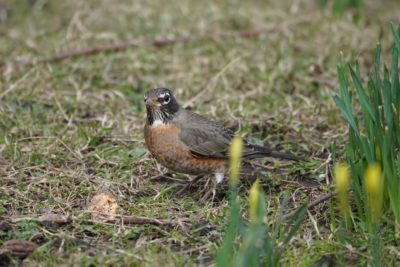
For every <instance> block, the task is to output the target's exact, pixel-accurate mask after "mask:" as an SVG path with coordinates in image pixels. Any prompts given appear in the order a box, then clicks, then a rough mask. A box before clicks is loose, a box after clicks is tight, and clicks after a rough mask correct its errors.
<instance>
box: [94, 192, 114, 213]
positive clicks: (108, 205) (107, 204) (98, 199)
mask: <svg viewBox="0 0 400 267" xmlns="http://www.w3.org/2000/svg"><path fill="white" fill-rule="evenodd" d="M117 209H118V202H117V200H116V199H115V198H114V196H113V195H111V194H110V193H109V192H101V193H98V194H96V195H95V196H94V197H93V198H92V200H91V201H90V205H89V211H90V212H91V214H92V219H93V220H114V219H115V215H116V213H117Z"/></svg>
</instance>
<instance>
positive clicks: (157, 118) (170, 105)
mask: <svg viewBox="0 0 400 267" xmlns="http://www.w3.org/2000/svg"><path fill="white" fill-rule="evenodd" d="M144 103H145V104H146V110H147V122H148V123H149V124H150V125H152V124H153V123H154V122H157V123H159V122H161V123H163V124H167V123H168V122H169V120H171V119H172V117H173V115H174V114H175V113H176V112H177V111H178V110H179V105H178V103H177V102H176V99H175V97H174V95H173V93H172V91H171V90H170V89H167V88H155V89H151V90H149V91H147V92H146V93H145V95H144Z"/></svg>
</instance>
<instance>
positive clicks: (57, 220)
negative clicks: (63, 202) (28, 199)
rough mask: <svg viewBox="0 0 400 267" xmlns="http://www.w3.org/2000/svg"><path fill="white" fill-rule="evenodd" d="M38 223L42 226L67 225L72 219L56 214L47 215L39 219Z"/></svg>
mask: <svg viewBox="0 0 400 267" xmlns="http://www.w3.org/2000/svg"><path fill="white" fill-rule="evenodd" d="M37 221H38V223H40V224H42V225H49V224H57V225H62V224H67V223H69V222H70V221H71V218H70V217H69V216H66V215H62V214H56V213H46V214H43V215H41V216H39V217H38V219H37Z"/></svg>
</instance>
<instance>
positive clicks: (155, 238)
mask: <svg viewBox="0 0 400 267" xmlns="http://www.w3.org/2000/svg"><path fill="white" fill-rule="evenodd" d="M292 2H293V1H278V2H272V1H271V2H270V3H264V2H260V1H248V2H245V3H239V2H237V3H234V2H229V1H219V2H218V3H214V4H209V6H205V5H204V4H203V3H197V2H192V1H184V2H179V3H178V2H176V3H175V2H168V3H167V2H163V1H156V0H151V1H146V2H142V1H137V2H134V3H132V2H131V1H125V0H123V1H118V2H111V1H92V0H90V1H75V0H74V1H67V2H65V3H61V2H56V1H46V0H37V1H22V0H21V1H16V3H14V4H10V3H8V2H5V3H0V7H1V8H0V21H1V23H0V35H1V36H2V38H1V42H0V61H1V62H4V63H7V64H13V63H15V62H17V61H23V60H27V59H36V58H46V57H48V56H51V55H54V54H56V53H58V52H60V51H65V50H70V49H82V48H86V47H93V46H95V45H106V44H110V43H113V42H117V41H123V40H128V39H138V40H142V39H146V38H162V37H169V36H181V35H187V34H190V35H193V36H197V35H202V34H218V33H223V32H234V31H238V30H247V29H251V28H259V27H264V26H272V27H276V30H275V31H273V32H270V33H268V34H263V35H261V36H259V37H254V38H233V39H229V40H222V39H218V38H215V39H210V40H202V41H195V42H190V43H187V44H176V45H172V46H167V47H164V48H156V47H143V46H140V47H133V48H131V49H127V50H125V51H122V52H118V53H102V54H98V55H95V56H90V57H89V56H85V57H80V58H75V59H69V60H64V61H62V62H54V63H47V64H41V65H37V66H34V67H31V68H26V69H23V70H21V71H17V72H8V73H2V74H1V76H0V95H2V96H1V99H0V153H1V154H0V176H1V177H2V178H1V180H0V220H1V221H2V222H7V223H8V224H9V225H10V226H11V230H7V231H0V245H1V244H2V243H3V242H5V241H6V240H9V239H12V238H20V239H27V240H32V241H34V242H35V243H37V244H39V245H40V247H39V249H38V250H37V251H36V252H35V253H34V254H32V255H31V256H29V257H28V258H27V259H25V260H24V263H25V264H26V265H66V266H68V265H82V266H90V265H93V264H95V265H111V264H114V265H128V264H132V265H140V266H157V265H163V266H182V265H188V266H194V265H201V266H209V265H212V264H213V257H214V254H215V252H216V250H217V248H218V246H219V245H220V244H221V242H222V238H223V233H224V231H225V227H226V225H227V223H228V217H229V216H228V212H229V210H228V183H227V181H225V182H224V183H223V184H222V185H221V186H219V188H218V191H217V195H216V199H215V201H214V202H211V200H209V201H206V202H199V199H200V198H201V197H202V195H203V194H204V188H205V189H207V187H206V186H205V183H206V181H205V180H204V181H200V182H199V183H198V184H196V185H195V186H194V187H193V188H191V190H189V191H188V192H187V193H186V194H185V195H184V196H182V197H177V196H176V195H175V192H176V191H177V190H179V188H180V187H181V186H183V185H184V184H185V181H186V179H187V178H186V177H185V176H184V175H180V174H177V175H175V176H174V177H173V178H171V179H154V178H152V177H156V176H158V175H159V174H160V172H163V171H165V170H164V169H163V168H162V167H160V166H158V165H157V164H156V162H155V160H154V159H152V157H151V156H150V155H149V153H147V150H146V148H145V144H144V140H143V136H142V128H143V123H144V118H145V117H144V106H143V103H142V99H143V93H144V92H145V91H146V90H147V89H149V88H152V87H156V86H168V87H170V88H173V89H174V91H175V94H176V95H177V97H178V99H179V100H180V102H181V104H184V103H187V101H189V100H190V99H191V98H192V97H193V96H196V95H198V94H199V93H200V92H201V91H202V90H204V89H203V88H204V87H205V85H208V86H207V87H206V88H207V89H206V90H209V91H207V93H206V94H203V95H201V96H199V97H198V98H196V101H195V103H194V104H193V105H192V106H191V108H192V109H193V110H195V111H196V112H199V113H202V114H204V115H206V116H208V117H210V118H212V119H215V120H217V121H219V122H221V123H223V124H224V125H226V126H236V127H240V129H241V130H242V132H243V133H244V134H245V135H246V136H252V137H254V138H255V139H253V140H254V141H262V142H264V143H266V144H268V145H269V146H271V147H274V148H276V149H279V150H284V151H294V152H296V153H300V154H303V155H307V156H308V157H309V159H310V160H309V161H308V162H307V163H291V162H277V161H271V160H269V163H268V164H267V167H268V168H267V169H265V170H264V171H263V173H262V174H261V175H259V177H258V178H259V179H260V186H261V187H262V188H263V189H264V192H265V198H266V207H267V212H269V213H270V214H275V213H276V212H277V211H278V210H279V207H280V200H281V199H282V196H283V194H287V195H289V196H290V197H289V201H288V202H289V203H288V206H287V211H291V210H293V209H294V208H295V207H298V206H300V205H302V204H303V203H304V202H306V201H310V200H314V199H316V198H318V197H319V196H321V195H323V194H325V193H326V192H330V191H331V190H332V189H331V180H332V179H331V174H330V172H331V171H330V167H331V166H330V164H325V162H329V161H327V159H328V158H329V156H330V155H331V153H332V149H331V147H332V144H333V143H334V142H335V143H336V151H338V155H337V157H338V158H342V157H343V155H342V152H343V144H344V143H345V140H347V132H348V128H347V126H346V122H345V120H343V119H342V116H341V114H340V113H339V111H338V110H337V109H336V107H335V104H334V102H333V101H332V99H331V92H332V90H338V88H339V82H338V80H337V78H336V66H337V64H338V63H340V62H339V52H340V51H343V55H344V57H345V58H344V60H345V61H352V60H354V59H357V60H358V62H359V65H360V71H361V73H362V74H363V75H361V77H365V75H364V74H366V73H367V72H369V71H370V70H372V69H373V49H372V48H373V47H374V46H375V43H376V41H377V40H378V39H380V41H381V44H382V62H384V63H387V65H390V56H391V47H390V46H389V45H390V44H391V43H392V42H391V40H392V33H391V31H390V24H391V23H392V22H398V13H399V11H400V10H399V9H400V8H399V6H398V3H396V2H397V1H385V4H381V3H380V2H377V1H373V0H369V1H363V4H362V5H361V6H360V7H358V8H357V10H348V11H345V12H344V13H343V14H342V16H341V17H338V16H335V15H332V13H331V9H330V8H321V7H320V6H319V5H318V4H317V3H316V2H314V1H307V2H301V3H300V2H299V3H298V2H296V3H292ZM354 16H357V18H358V19H357V20H355V19H354ZM328 33H329V34H328ZM218 73H220V74H219V75H218ZM5 92H6V93H5ZM357 112H358V110H357ZM252 183H253V180H244V179H242V181H241V183H240V188H239V195H241V196H243V198H242V199H245V196H247V195H248V191H249V190H250V187H251V184H252ZM101 190H107V191H109V192H111V193H112V194H113V195H114V196H115V197H116V198H117V200H118V204H119V210H120V212H121V213H123V214H127V215H129V214H134V215H141V216H147V217H152V218H159V219H165V220H170V221H173V222H176V224H174V225H173V226H168V227H160V226H154V225H147V224H143V225H123V224H121V223H101V222H99V223H90V222H89V221H88V214H87V213H86V208H87V204H88V203H89V201H90V199H91V197H92V196H94V195H95V194H96V192H98V191H101ZM240 204H241V206H242V207H244V208H245V209H243V211H242V213H243V216H244V217H245V218H247V212H246V210H247V208H246V207H247V203H246V201H242V203H240ZM329 205H330V204H329V202H325V203H321V204H320V205H318V206H316V207H315V208H313V209H311V210H310V211H309V212H308V213H307V215H306V217H305V221H304V222H303V224H302V226H301V227H300V230H299V232H298V233H297V234H296V235H295V236H294V238H293V239H292V240H291V241H290V242H289V244H288V249H287V250H286V252H285V253H284V255H283V257H282V262H281V264H282V265H283V266H295V265H297V266H310V265H314V264H317V263H318V264H323V263H329V262H334V263H336V264H338V265H351V264H353V265H366V264H368V263H369V262H370V260H371V258H372V256H371V255H370V253H369V252H368V250H367V244H365V240H364V239H363V235H364V234H363V233H343V235H342V236H340V235H335V237H334V238H333V237H332V231H331V230H332V229H331V216H330V214H329V212H327V211H328V210H329ZM48 212H52V213H60V214H70V215H71V216H73V217H74V220H73V222H72V223H69V224H66V225H61V226H55V227H51V226H48V225H41V224H38V223H37V222H35V221H31V220H25V221H20V222H18V223H15V222H10V219H11V218H16V217H35V216H37V215H38V214H43V213H48ZM382 236H383V240H382V242H381V246H382V255H383V263H384V264H386V265H394V264H396V261H398V258H399V249H398V247H397V245H396V243H395V241H394V236H393V232H392V231H390V229H386V228H384V229H383V230H382Z"/></svg>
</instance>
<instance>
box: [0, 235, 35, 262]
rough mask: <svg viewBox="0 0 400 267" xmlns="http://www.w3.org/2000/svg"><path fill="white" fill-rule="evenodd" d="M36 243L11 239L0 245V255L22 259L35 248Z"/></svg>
mask: <svg viewBox="0 0 400 267" xmlns="http://www.w3.org/2000/svg"><path fill="white" fill-rule="evenodd" d="M37 247H38V245H36V243H33V242H31V241H27V240H19V239H12V240H9V241H6V242H5V243H4V244H3V245H2V246H1V247H0V255H9V256H13V257H18V258H20V259H24V258H26V257H28V256H29V254H31V253H32V252H34V251H35V250H36V249H37Z"/></svg>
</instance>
